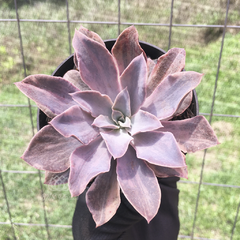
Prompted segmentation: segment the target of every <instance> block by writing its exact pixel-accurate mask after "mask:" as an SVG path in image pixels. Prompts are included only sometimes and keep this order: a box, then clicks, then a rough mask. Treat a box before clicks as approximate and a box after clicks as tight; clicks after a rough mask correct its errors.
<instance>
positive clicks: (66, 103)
mask: <svg viewBox="0 0 240 240" xmlns="http://www.w3.org/2000/svg"><path fill="white" fill-rule="evenodd" d="M15 85H16V86H17V87H18V88H19V90H20V91H21V92H23V93H24V94H25V95H26V96H27V97H29V98H31V99H32V100H33V101H35V102H36V104H37V105H38V107H39V108H40V109H41V110H42V111H43V112H44V113H46V115H47V116H48V117H50V118H53V117H55V116H56V115H58V114H60V113H62V112H64V111H65V110H66V109H68V108H69V107H71V106H74V105H76V103H75V102H74V101H73V99H72V97H71V96H70V95H69V93H74V92H76V91H79V89H78V88H76V87H74V86H73V85H72V84H71V83H69V82H68V81H66V80H65V79H63V78H60V77H53V76H47V75H31V76H28V77H26V78H25V79H23V80H22V81H21V82H17V83H15Z"/></svg>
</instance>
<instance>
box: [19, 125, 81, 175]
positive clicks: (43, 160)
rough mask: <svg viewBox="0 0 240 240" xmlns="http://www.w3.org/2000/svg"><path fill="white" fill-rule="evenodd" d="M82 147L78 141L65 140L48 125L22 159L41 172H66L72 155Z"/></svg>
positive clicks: (72, 139)
mask: <svg viewBox="0 0 240 240" xmlns="http://www.w3.org/2000/svg"><path fill="white" fill-rule="evenodd" d="M81 145H82V144H81V143H80V142H79V141H78V140H77V139H75V138H72V137H71V138H65V137H63V136H62V135H61V134H60V133H58V132H57V131H56V130H55V129H54V128H53V127H52V126H50V125H47V126H45V127H43V128H42V129H41V130H40V131H39V132H38V133H37V134H36V135H35V136H34V137H33V139H32V140H31V142H30V144H29V146H28V148H27V150H26V151H25V152H24V154H23V156H22V159H23V160H24V161H26V162H27V163H28V164H30V165H31V166H33V167H34V168H36V169H39V170H45V171H49V172H55V173H57V172H64V171H66V170H67V169H68V168H69V165H70V163H69V157H70V155H71V153H72V152H73V151H74V150H75V149H76V148H77V147H79V146H81Z"/></svg>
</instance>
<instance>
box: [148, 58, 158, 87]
mask: <svg viewBox="0 0 240 240" xmlns="http://www.w3.org/2000/svg"><path fill="white" fill-rule="evenodd" d="M155 65H156V63H155V61H153V60H152V59H151V58H147V69H148V78H149V77H150V75H151V73H152V70H153V69H154V67H155ZM147 82H148V81H147Z"/></svg>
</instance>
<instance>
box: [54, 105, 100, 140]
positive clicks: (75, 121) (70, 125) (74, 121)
mask: <svg viewBox="0 0 240 240" xmlns="http://www.w3.org/2000/svg"><path fill="white" fill-rule="evenodd" d="M93 120H94V118H93V117H92V116H91V115H90V114H89V113H87V112H85V111H83V110H82V109H81V108H80V107H79V106H73V107H71V108H69V109H68V110H66V111H65V112H63V113H62V114H60V115H58V116H57V117H55V118H54V119H53V120H52V121H51V122H50V124H51V125H52V126H53V127H54V128H55V129H56V130H57V131H58V132H59V133H61V134H62V135H63V136H64V137H71V136H74V137H76V138H77V139H78V140H79V141H80V142H82V143H83V144H88V143H90V142H91V141H92V140H93V139H95V138H96V137H97V136H98V135H99V131H98V129H96V128H94V127H93V126H92V123H93Z"/></svg>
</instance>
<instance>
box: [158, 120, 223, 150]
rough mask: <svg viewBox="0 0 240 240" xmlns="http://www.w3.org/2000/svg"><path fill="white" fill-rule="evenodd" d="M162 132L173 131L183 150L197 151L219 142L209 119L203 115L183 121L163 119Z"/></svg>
mask: <svg viewBox="0 0 240 240" xmlns="http://www.w3.org/2000/svg"><path fill="white" fill-rule="evenodd" d="M162 124H163V126H164V127H163V128H160V129H159V131H161V132H171V133H172V134H173V135H174V137H175V138H176V140H177V142H178V145H179V147H180V149H181V150H182V151H183V152H196V151H199V150H203V149H205V148H209V147H212V146H215V145H217V144H219V142H218V140H217V137H216V135H215V133H214V131H213V130H212V128H211V126H210V124H209V123H208V121H207V119H206V118H205V117H203V116H196V117H193V118H189V119H185V120H181V121H166V122H165V121H162Z"/></svg>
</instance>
